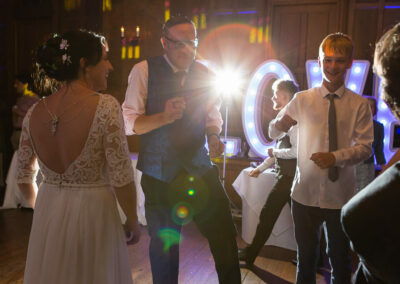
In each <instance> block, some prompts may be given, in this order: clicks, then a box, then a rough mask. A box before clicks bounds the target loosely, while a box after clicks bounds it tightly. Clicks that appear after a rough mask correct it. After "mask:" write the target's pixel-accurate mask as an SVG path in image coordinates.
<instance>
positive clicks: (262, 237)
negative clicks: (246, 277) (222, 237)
mask: <svg viewBox="0 0 400 284" xmlns="http://www.w3.org/2000/svg"><path fill="white" fill-rule="evenodd" d="M272 90H273V91H274V95H273V97H272V98H271V100H272V102H273V109H274V110H277V111H280V110H282V109H283V108H284V107H285V106H286V105H287V104H288V103H289V102H290V100H291V99H292V98H293V96H294V94H295V93H297V92H298V87H297V86H296V85H295V84H294V82H293V81H290V80H282V79H280V80H276V81H275V82H274V83H273V85H272ZM268 154H269V157H268V158H267V159H265V161H264V162H263V163H262V164H261V165H259V166H258V167H257V168H256V169H254V170H252V171H251V172H250V174H249V175H250V176H251V177H258V176H259V174H260V173H261V172H263V171H264V170H265V169H267V168H269V167H271V166H272V165H273V164H275V169H276V174H275V184H274V186H273V187H272V190H271V193H270V194H269V195H268V198H267V200H266V202H265V204H264V206H263V208H262V210H261V213H260V219H259V223H258V225H257V230H256V234H255V236H254V238H253V241H252V242H251V244H250V245H248V246H247V247H245V248H243V249H239V260H241V261H245V262H246V264H247V265H250V266H251V265H253V263H254V260H255V259H256V257H257V255H258V254H259V252H260V250H261V249H262V247H263V246H264V244H265V242H266V241H267V240H268V238H269V236H270V235H271V232H272V229H273V227H274V225H275V222H276V220H277V219H278V217H279V214H280V213H281V211H282V208H283V207H284V206H285V204H286V203H289V205H290V189H291V188H292V182H293V177H294V174H295V172H296V161H297V160H296V158H297V125H294V126H293V127H292V128H291V129H290V130H289V131H288V133H287V134H283V135H282V136H281V137H280V138H279V139H277V143H276V147H275V149H273V148H269V149H268ZM260 190H262V189H261V188H260Z"/></svg>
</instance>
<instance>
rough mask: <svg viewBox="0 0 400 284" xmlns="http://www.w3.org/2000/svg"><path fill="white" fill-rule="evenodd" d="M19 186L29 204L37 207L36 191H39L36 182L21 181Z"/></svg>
mask: <svg viewBox="0 0 400 284" xmlns="http://www.w3.org/2000/svg"><path fill="white" fill-rule="evenodd" d="M18 187H19V190H20V191H21V193H22V196H23V197H24V198H25V200H26V201H27V202H28V204H29V205H30V206H31V207H32V208H35V202H36V192H37V186H36V183H20V184H18Z"/></svg>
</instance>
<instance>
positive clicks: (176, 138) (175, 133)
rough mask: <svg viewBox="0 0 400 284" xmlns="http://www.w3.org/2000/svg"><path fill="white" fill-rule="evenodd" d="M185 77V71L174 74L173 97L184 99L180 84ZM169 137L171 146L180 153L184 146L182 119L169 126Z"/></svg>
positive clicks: (183, 121) (183, 123)
mask: <svg viewBox="0 0 400 284" xmlns="http://www.w3.org/2000/svg"><path fill="white" fill-rule="evenodd" d="M185 75H186V72H185V71H178V72H175V73H174V77H173V84H174V86H175V90H174V91H175V94H174V95H173V97H184V90H183V84H182V82H183V78H184V76H185ZM169 137H170V141H171V144H172V145H173V146H175V148H176V149H177V150H179V151H182V148H183V147H184V146H186V143H185V142H186V139H185V120H184V119H182V118H181V119H177V120H175V121H174V122H173V123H172V124H171V125H170V128H169Z"/></svg>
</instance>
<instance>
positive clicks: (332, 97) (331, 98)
mask: <svg viewBox="0 0 400 284" xmlns="http://www.w3.org/2000/svg"><path fill="white" fill-rule="evenodd" d="M327 97H328V100H330V101H333V99H334V98H336V97H337V95H336V94H328V95H327Z"/></svg>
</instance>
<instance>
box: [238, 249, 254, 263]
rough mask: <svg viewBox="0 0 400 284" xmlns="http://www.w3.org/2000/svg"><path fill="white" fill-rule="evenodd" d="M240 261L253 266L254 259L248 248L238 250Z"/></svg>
mask: <svg viewBox="0 0 400 284" xmlns="http://www.w3.org/2000/svg"><path fill="white" fill-rule="evenodd" d="M238 256H239V261H244V262H246V264H247V266H253V264H254V259H250V257H249V255H248V252H247V248H242V249H238Z"/></svg>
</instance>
